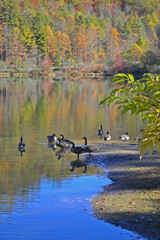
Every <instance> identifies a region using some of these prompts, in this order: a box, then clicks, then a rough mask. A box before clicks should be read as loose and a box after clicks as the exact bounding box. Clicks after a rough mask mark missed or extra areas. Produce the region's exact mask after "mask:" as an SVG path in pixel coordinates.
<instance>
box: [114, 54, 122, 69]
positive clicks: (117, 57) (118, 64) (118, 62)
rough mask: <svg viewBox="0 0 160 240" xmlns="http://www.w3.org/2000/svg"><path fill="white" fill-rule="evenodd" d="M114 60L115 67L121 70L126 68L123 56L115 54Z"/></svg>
mask: <svg viewBox="0 0 160 240" xmlns="http://www.w3.org/2000/svg"><path fill="white" fill-rule="evenodd" d="M113 61H114V66H115V69H117V70H118V71H119V72H121V71H123V70H124V67H125V64H124V61H123V58H122V56H121V55H120V54H116V55H115V56H114V59H113Z"/></svg>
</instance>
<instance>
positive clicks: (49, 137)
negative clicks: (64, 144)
mask: <svg viewBox="0 0 160 240" xmlns="http://www.w3.org/2000/svg"><path fill="white" fill-rule="evenodd" d="M47 140H48V142H55V141H56V140H57V138H56V134H55V133H53V134H52V135H49V136H47Z"/></svg>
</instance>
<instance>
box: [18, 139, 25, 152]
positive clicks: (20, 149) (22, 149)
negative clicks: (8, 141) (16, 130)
mask: <svg viewBox="0 0 160 240" xmlns="http://www.w3.org/2000/svg"><path fill="white" fill-rule="evenodd" d="M25 146H26V144H25V143H24V142H23V139H22V137H21V138H20V142H19V143H18V149H19V151H21V152H25Z"/></svg>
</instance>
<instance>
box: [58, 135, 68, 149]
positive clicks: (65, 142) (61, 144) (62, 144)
mask: <svg viewBox="0 0 160 240" xmlns="http://www.w3.org/2000/svg"><path fill="white" fill-rule="evenodd" d="M60 136H61V138H58V139H57V141H56V146H57V147H60V148H61V149H63V148H70V147H72V141H71V140H69V139H65V138H64V135H63V134H61V135H60Z"/></svg>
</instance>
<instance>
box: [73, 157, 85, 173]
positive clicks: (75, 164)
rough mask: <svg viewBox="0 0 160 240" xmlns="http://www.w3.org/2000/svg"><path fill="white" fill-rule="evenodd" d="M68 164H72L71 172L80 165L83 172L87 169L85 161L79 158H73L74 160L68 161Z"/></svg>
mask: <svg viewBox="0 0 160 240" xmlns="http://www.w3.org/2000/svg"><path fill="white" fill-rule="evenodd" d="M70 165H71V166H72V169H70V171H71V172H73V171H74V169H75V168H81V167H84V172H83V173H86V171H87V165H88V164H87V163H86V162H85V161H81V160H77V159H76V160H74V161H71V162H70Z"/></svg>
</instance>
